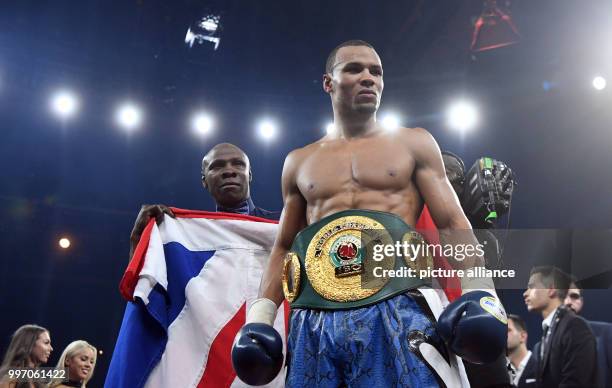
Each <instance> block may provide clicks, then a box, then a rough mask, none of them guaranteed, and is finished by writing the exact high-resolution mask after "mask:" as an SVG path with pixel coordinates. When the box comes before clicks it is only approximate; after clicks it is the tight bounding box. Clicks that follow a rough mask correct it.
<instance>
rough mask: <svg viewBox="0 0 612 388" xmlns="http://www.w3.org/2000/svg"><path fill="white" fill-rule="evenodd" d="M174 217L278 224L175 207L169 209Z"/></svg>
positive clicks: (274, 221) (254, 218)
mask: <svg viewBox="0 0 612 388" xmlns="http://www.w3.org/2000/svg"><path fill="white" fill-rule="evenodd" d="M170 209H172V212H173V213H174V215H175V216H177V217H179V218H208V219H210V220H241V221H257V222H265V223H268V224H278V221H276V220H269V219H267V218H261V217H256V216H249V215H247V214H239V213H224V212H209V211H206V210H187V209H180V208H177V207H170Z"/></svg>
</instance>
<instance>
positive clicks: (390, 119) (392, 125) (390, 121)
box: [381, 113, 400, 131]
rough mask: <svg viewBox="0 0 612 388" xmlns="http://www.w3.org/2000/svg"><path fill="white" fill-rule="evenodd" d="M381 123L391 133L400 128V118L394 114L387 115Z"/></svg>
mask: <svg viewBox="0 0 612 388" xmlns="http://www.w3.org/2000/svg"><path fill="white" fill-rule="evenodd" d="M381 123H382V126H383V127H384V128H385V129H386V130H389V131H394V130H396V129H398V128H399V127H400V121H399V117H398V116H397V115H395V114H393V113H387V114H386V115H385V116H384V117H383V119H382V120H381Z"/></svg>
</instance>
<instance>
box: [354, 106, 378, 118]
mask: <svg viewBox="0 0 612 388" xmlns="http://www.w3.org/2000/svg"><path fill="white" fill-rule="evenodd" d="M355 111H356V112H357V113H359V114H362V115H368V116H370V115H373V114H374V113H376V111H378V106H376V105H357V106H356V107H355Z"/></svg>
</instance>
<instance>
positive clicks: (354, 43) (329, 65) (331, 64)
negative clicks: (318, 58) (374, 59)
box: [325, 39, 374, 73]
mask: <svg viewBox="0 0 612 388" xmlns="http://www.w3.org/2000/svg"><path fill="white" fill-rule="evenodd" d="M347 46H365V47H369V48H371V49H372V50H374V46H372V45H371V44H369V43H368V42H366V41H365V40H359V39H353V40H347V41H346V42H344V43H340V44H339V45H338V46H336V48H335V49H333V50H332V52H331V53H329V56H328V57H327V62H325V72H326V73H331V72H332V69H333V67H334V62H335V61H336V53H337V52H338V50H340V49H341V48H342V47H347Z"/></svg>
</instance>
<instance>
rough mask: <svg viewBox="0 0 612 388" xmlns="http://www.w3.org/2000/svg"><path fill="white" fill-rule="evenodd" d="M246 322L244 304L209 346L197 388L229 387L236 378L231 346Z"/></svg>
mask: <svg viewBox="0 0 612 388" xmlns="http://www.w3.org/2000/svg"><path fill="white" fill-rule="evenodd" d="M245 322H246V303H243V304H242V306H240V309H239V310H238V312H236V315H234V316H233V317H232V319H230V321H229V322H228V323H227V324H226V325H225V326H224V327H223V329H221V331H220V332H219V334H218V335H217V337H215V339H214V341H213V342H212V344H211V345H210V350H209V351H208V361H207V362H206V369H204V374H203V375H202V378H201V379H200V382H199V383H198V388H204V387H215V388H216V387H229V386H230V385H232V383H233V382H234V379H235V378H236V372H234V368H233V367H232V358H231V353H232V345H233V343H234V338H236V334H238V331H239V330H240V329H241V328H242V326H244V324H245Z"/></svg>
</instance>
